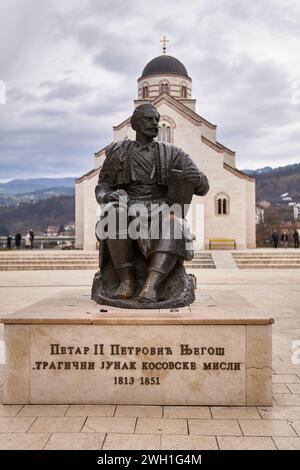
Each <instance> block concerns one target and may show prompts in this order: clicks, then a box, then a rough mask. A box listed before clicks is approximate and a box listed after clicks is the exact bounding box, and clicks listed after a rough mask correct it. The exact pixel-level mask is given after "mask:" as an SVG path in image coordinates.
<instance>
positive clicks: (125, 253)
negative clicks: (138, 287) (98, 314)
mask: <svg viewBox="0 0 300 470" xmlns="http://www.w3.org/2000/svg"><path fill="white" fill-rule="evenodd" d="M107 245H108V249H109V252H110V255H111V259H112V262H113V265H114V268H115V270H116V273H117V277H118V280H119V282H120V285H119V287H118V288H117V289H116V290H115V292H114V293H113V295H112V297H113V298H114V299H130V298H131V297H133V295H134V292H135V282H134V270H133V248H132V240H130V239H128V238H126V239H108V240H107Z"/></svg>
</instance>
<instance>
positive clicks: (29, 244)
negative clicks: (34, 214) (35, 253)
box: [25, 232, 31, 250]
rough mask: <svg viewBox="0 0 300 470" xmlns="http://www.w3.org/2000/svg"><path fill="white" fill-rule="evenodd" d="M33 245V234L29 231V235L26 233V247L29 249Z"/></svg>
mask: <svg viewBox="0 0 300 470" xmlns="http://www.w3.org/2000/svg"><path fill="white" fill-rule="evenodd" d="M30 247H31V236H30V233H29V232H28V233H27V235H25V248H26V250H28V249H29V248H30Z"/></svg>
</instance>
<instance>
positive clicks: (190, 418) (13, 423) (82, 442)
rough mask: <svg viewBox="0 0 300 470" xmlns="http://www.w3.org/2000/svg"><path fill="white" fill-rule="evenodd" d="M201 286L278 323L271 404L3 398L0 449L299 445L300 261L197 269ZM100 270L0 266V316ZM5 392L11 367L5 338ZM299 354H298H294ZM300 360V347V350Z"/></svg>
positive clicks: (86, 282) (82, 282) (87, 281)
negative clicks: (13, 401) (238, 299)
mask: <svg viewBox="0 0 300 470" xmlns="http://www.w3.org/2000/svg"><path fill="white" fill-rule="evenodd" d="M191 272H193V274H195V275H196V276H197V281H198V292H199V293H201V292H204V293H206V292H209V290H210V289H215V290H216V289H222V290H224V289H228V291H234V292H236V293H237V294H239V295H240V296H242V297H244V298H245V299H246V300H248V301H249V302H251V303H253V304H254V305H256V306H257V307H259V308H260V309H263V310H265V312H267V313H268V314H269V315H270V316H271V317H273V318H274V319H275V324H274V326H273V374H274V375H273V399H274V406H273V407H269V408H268V407H208V406H201V407H198V406H190V407H188V406H187V407H185V406H180V407H178V406H125V405H122V406H117V405H85V406H84V405H68V404H67V403H68V397H65V400H66V405H25V406H19V405H0V449H103V450H109V449H128V450H131V449H178V450H179V449H189V450H190V449H199V450H203V449H266V450H269V449H270V450H271V449H274V450H276V449H300V437H299V436H300V364H298V365H297V364H293V363H292V360H291V355H292V343H293V342H294V341H297V340H298V341H299V344H300V270H299V269H295V270H294V269H289V270H284V269H271V270H260V269H255V270H248V269H242V270H239V269H212V270H207V269H201V270H200V269H199V270H195V269H193V270H192V271H191ZM93 275H94V271H90V270H86V271H76V270H73V271H3V272H0V312H1V316H3V315H5V314H8V313H13V312H15V311H17V310H19V309H22V308H24V307H27V306H29V305H31V304H32V303H35V302H38V301H40V300H43V299H45V298H47V297H50V296H52V295H53V294H55V293H57V292H60V291H62V290H65V289H68V288H72V287H74V286H76V287H77V286H81V287H83V288H85V289H88V288H89V286H91V283H92V278H93ZM0 355H1V358H0V362H1V400H2V397H3V393H2V388H3V372H4V367H5V357H4V343H3V325H1V342H0ZM295 358H296V359H297V355H296V354H295ZM298 359H299V360H300V353H299V354H298Z"/></svg>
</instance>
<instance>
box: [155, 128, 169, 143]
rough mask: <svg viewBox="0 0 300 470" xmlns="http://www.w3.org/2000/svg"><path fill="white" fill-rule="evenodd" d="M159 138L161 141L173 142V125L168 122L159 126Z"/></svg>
mask: <svg viewBox="0 0 300 470" xmlns="http://www.w3.org/2000/svg"><path fill="white" fill-rule="evenodd" d="M157 139H158V140H159V142H167V143H171V127H170V126H169V125H167V124H162V125H161V126H159V128H158V138H157Z"/></svg>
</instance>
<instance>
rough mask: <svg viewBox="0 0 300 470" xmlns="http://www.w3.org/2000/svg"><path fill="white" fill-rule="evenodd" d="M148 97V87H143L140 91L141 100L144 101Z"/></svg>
mask: <svg viewBox="0 0 300 470" xmlns="http://www.w3.org/2000/svg"><path fill="white" fill-rule="evenodd" d="M148 96H149V89H148V85H144V86H143V89H142V98H143V99H145V98H148Z"/></svg>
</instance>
